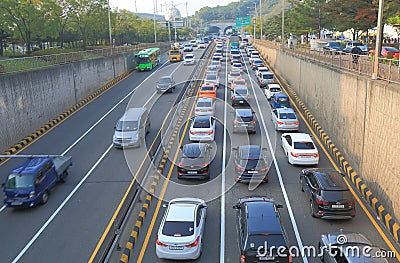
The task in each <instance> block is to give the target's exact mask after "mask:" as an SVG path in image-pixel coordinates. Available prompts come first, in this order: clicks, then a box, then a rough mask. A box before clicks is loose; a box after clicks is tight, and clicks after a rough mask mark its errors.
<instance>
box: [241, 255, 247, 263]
mask: <svg viewBox="0 0 400 263" xmlns="http://www.w3.org/2000/svg"><path fill="white" fill-rule="evenodd" d="M240 263H246V256H245V255H242V256H241V257H240Z"/></svg>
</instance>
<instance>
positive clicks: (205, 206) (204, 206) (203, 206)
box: [199, 205, 208, 209]
mask: <svg viewBox="0 0 400 263" xmlns="http://www.w3.org/2000/svg"><path fill="white" fill-rule="evenodd" d="M199 207H200V208H201V209H203V208H205V209H207V208H208V206H207V205H200V206H199Z"/></svg>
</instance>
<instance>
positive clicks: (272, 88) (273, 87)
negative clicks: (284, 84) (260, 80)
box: [264, 83, 282, 100]
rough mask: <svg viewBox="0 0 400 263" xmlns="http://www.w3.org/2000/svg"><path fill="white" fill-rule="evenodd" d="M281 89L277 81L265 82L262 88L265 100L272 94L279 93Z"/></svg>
mask: <svg viewBox="0 0 400 263" xmlns="http://www.w3.org/2000/svg"><path fill="white" fill-rule="evenodd" d="M281 92H282V89H281V86H280V85H279V84H277V83H271V84H267V86H265V89H264V93H265V96H266V97H267V100H270V99H271V98H272V96H274V94H277V93H281Z"/></svg>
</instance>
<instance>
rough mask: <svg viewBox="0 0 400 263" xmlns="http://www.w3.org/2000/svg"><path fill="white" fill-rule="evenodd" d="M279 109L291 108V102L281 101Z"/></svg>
mask: <svg viewBox="0 0 400 263" xmlns="http://www.w3.org/2000/svg"><path fill="white" fill-rule="evenodd" d="M277 107H278V108H290V103H289V101H279V103H278V105H277Z"/></svg>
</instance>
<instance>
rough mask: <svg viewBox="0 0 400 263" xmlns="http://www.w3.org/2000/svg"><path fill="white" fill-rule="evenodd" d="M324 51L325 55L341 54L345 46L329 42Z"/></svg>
mask: <svg viewBox="0 0 400 263" xmlns="http://www.w3.org/2000/svg"><path fill="white" fill-rule="evenodd" d="M322 49H323V50H324V53H330V54H339V53H340V52H342V51H343V46H342V44H341V43H340V42H328V43H326V45H325V46H323V47H322Z"/></svg>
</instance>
